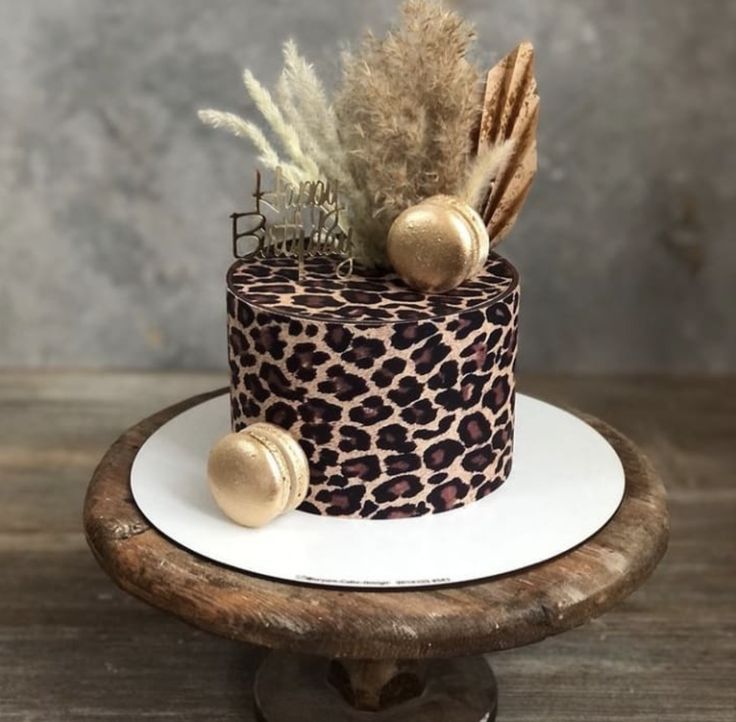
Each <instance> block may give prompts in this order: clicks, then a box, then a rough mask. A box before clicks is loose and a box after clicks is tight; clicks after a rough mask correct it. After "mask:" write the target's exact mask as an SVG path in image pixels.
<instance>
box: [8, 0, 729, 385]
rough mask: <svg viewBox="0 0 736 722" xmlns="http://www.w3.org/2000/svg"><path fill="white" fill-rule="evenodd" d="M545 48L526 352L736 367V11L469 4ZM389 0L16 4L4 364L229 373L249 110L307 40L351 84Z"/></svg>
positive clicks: (600, 368)
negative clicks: (348, 48) (230, 114)
mask: <svg viewBox="0 0 736 722" xmlns="http://www.w3.org/2000/svg"><path fill="white" fill-rule="evenodd" d="M454 5H455V6H456V7H458V8H459V9H461V11H462V12H464V13H465V14H466V15H467V16H468V17H469V18H471V19H472V20H474V21H475V22H476V23H477V25H478V29H479V33H480V36H481V42H482V52H481V56H480V58H479V60H481V61H482V62H483V63H484V64H490V63H491V62H492V61H493V60H495V59H497V58H498V57H500V55H501V54H503V53H504V52H506V51H507V50H509V49H511V48H512V47H513V46H514V45H515V44H516V42H517V41H518V40H520V39H523V38H530V39H532V40H533V41H534V43H535V45H536V48H537V63H538V67H537V76H538V80H539V84H540V89H541V94H542V111H543V116H542V123H541V129H540V133H541V139H540V151H541V158H540V161H541V168H540V173H539V175H538V176H537V181H536V185H535V188H534V192H533V194H532V195H531V197H530V199H529V202H528V204H527V206H526V208H525V212H524V213H523V216H522V219H521V220H520V222H519V223H518V224H517V226H516V230H515V232H514V233H513V234H512V236H511V237H510V238H509V239H508V240H507V242H506V244H505V245H504V246H503V247H502V248H503V252H505V253H506V254H507V255H508V256H509V257H511V259H512V260H513V261H514V262H515V263H516V264H517V265H518V267H519V269H520V272H521V274H522V281H523V296H522V299H523V318H522V322H523V336H522V344H523V347H522V353H521V355H522V366H523V368H526V369H534V370H563V371H584V372H609V371H660V370H661V371H678V372H683V371H684V372H700V371H702V370H706V371H708V372H712V373H719V372H729V371H734V370H736V329H735V325H734V320H733V316H734V305H735V302H736V241H735V240H734V225H735V222H736V206H735V205H734V201H735V200H736V199H735V197H734V196H735V195H736V171H735V170H734V163H735V161H736V158H735V157H734V156H735V153H734V141H735V140H736V122H735V121H734V117H736V114H735V111H736V82H734V75H735V74H736V42H735V41H734V27H735V26H736V2H732V1H730V0H721V1H718V0H710V1H708V0H705V1H704V0H699V1H697V2H696V1H695V0H649V1H646V0H617V1H614V0H594V1H593V0H586V1H585V2H581V1H580V0H555V2H550V1H548V0H498V1H495V2H489V1H488V0H464V1H462V2H460V1H458V2H455V3H454ZM394 9H395V2H390V1H389V0H380V1H376V2H366V1H365V0H349V1H342V0H341V1H339V2H338V0H312V1H311V2H286V1H284V0H281V1H279V0H268V1H267V0H239V1H237V2H235V1H232V2H231V1H229V0H208V1H205V0H156V2H144V1H143V0H131V1H129V2H114V1H113V0H106V1H104V2H103V0H96V1H95V0H0V67H2V71H1V72H2V83H0V107H1V108H2V111H0V112H2V123H0V154H1V156H0V224H1V228H0V251H1V254H0V263H1V264H2V267H1V270H0V365H3V366H16V367H18V366H31V367H39V366H57V367H64V366H83V367H108V366H116V367H189V368H191V367H222V366H223V365H224V356H225V338H224V311H223V305H224V299H223V294H224V286H223V275H224V272H225V268H226V266H227V264H228V261H229V248H228V244H229V239H228V233H229V226H228V223H229V222H228V218H227V216H228V214H229V213H230V212H231V211H232V210H234V209H235V208H236V207H242V206H243V205H244V203H245V197H246V192H247V190H248V187H249V185H250V183H251V177H252V175H251V174H252V156H251V154H250V150H249V147H248V146H247V145H246V144H245V142H244V141H240V140H238V139H235V138H231V137H229V136H226V135H225V134H220V133H216V132H214V131H211V130H208V129H206V128H203V127H200V125H199V122H198V120H197V118H196V115H195V113H196V110H197V109H198V108H200V107H203V106H214V107H218V108H228V109H232V110H235V111H238V112H240V113H242V114H246V115H247V114H248V113H249V112H250V111H251V110H252V108H251V107H250V106H249V103H248V101H247V100H246V98H245V94H244V92H243V91H242V90H241V88H240V85H239V77H240V72H241V68H242V67H243V66H248V67H250V68H252V69H253V71H254V72H255V73H256V75H257V76H258V77H260V78H262V79H264V80H267V81H269V82H271V81H273V80H274V79H275V77H276V75H277V72H278V69H279V65H280V57H279V44H280V42H281V41H282V40H283V39H285V38H286V37H287V36H288V35H295V36H296V37H297V39H298V40H299V42H300V45H301V46H302V49H303V50H304V51H305V52H306V53H307V54H308V55H309V56H310V57H311V58H312V59H314V60H315V61H316V63H317V65H318V68H319V70H320V71H321V72H322V73H323V74H324V75H325V76H326V77H328V78H333V79H334V77H335V71H336V60H335V48H336V45H337V43H338V42H339V39H341V38H352V37H355V36H357V34H358V33H359V32H360V30H361V29H362V28H364V27H365V26H367V25H372V26H373V27H374V28H376V29H381V28H382V27H383V26H384V25H385V23H386V21H387V20H388V18H389V17H390V16H391V14H392V13H393V11H394Z"/></svg>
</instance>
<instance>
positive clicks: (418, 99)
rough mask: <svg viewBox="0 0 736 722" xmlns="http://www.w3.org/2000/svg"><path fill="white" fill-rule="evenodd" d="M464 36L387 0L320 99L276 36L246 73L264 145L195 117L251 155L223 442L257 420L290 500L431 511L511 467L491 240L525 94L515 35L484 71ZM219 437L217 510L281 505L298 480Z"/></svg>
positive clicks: (257, 513) (511, 297)
mask: <svg viewBox="0 0 736 722" xmlns="http://www.w3.org/2000/svg"><path fill="white" fill-rule="evenodd" d="M474 39H475V31H474V28H473V26H472V24H470V23H468V22H467V21H466V20H464V19H463V18H461V17H460V16H459V15H458V14H457V13H455V12H454V11H452V10H448V9H447V8H444V7H443V6H442V4H441V3H440V2H437V1H435V0H407V1H406V2H405V3H404V4H403V6H402V9H401V20H400V22H399V23H398V24H396V25H394V26H392V27H391V29H390V30H389V31H388V32H387V34H386V35H385V37H383V38H379V37H377V36H375V35H373V34H370V33H369V34H367V35H366V37H365V38H364V39H363V41H362V42H361V43H360V44H359V45H358V47H357V48H353V50H352V51H351V52H348V53H344V54H343V55H341V58H340V65H341V80H340V82H339V83H338V86H337V88H336V89H335V91H334V92H333V93H330V92H329V91H328V90H327V88H326V87H325V86H324V85H323V83H322V81H321V80H320V78H319V76H318V75H317V72H316V70H315V69H314V67H313V66H312V65H311V63H309V61H308V60H307V59H306V58H305V57H304V56H302V55H301V54H300V52H299V50H298V48H297V46H296V43H295V42H293V41H287V42H286V43H285V44H284V47H283V61H284V63H283V69H282V72H281V75H280V77H279V80H278V82H277V84H276V85H275V87H274V89H273V90H269V89H268V88H266V87H265V86H263V85H262V84H261V83H259V82H258V80H256V78H255V77H254V76H253V74H252V73H251V72H250V71H249V70H247V69H246V70H245V71H244V73H243V81H244V85H245V88H246V91H247V93H248V95H249V96H250V98H251V100H252V102H253V106H254V107H255V108H256V109H257V110H258V111H259V113H260V115H261V116H262V120H263V121H265V126H266V128H265V132H264V130H263V129H262V128H261V127H260V126H259V125H257V124H256V123H254V122H253V121H252V120H247V119H244V118H241V117H239V116H238V115H236V114H234V113H232V112H227V111H220V110H215V109H211V108H210V109H204V110H201V111H200V113H199V115H200V118H201V119H202V121H203V122H204V123H206V124H207V125H210V126H213V127H215V128H223V129H225V130H228V131H230V132H231V133H233V134H234V135H236V136H238V137H240V138H245V139H246V140H248V141H249V142H250V143H252V145H253V146H254V147H255V149H256V151H257V153H258V161H259V167H258V168H257V169H256V179H255V185H254V188H253V190H252V193H251V194H250V195H251V196H252V198H253V204H252V206H251V207H250V208H246V209H243V210H239V211H236V212H234V213H232V214H231V221H232V225H231V227H232V237H231V241H232V251H233V256H234V259H235V260H234V263H232V265H231V267H230V269H229V271H228V273H227V291H226V296H227V324H228V360H229V365H230V372H231V374H230V389H229V391H230V408H231V432H230V436H237V435H238V434H244V435H246V436H247V435H248V434H249V433H250V431H249V429H251V428H252V426H253V425H254V424H270V425H272V426H275V427H278V429H274V430H273V431H274V433H277V432H278V437H279V438H280V439H282V440H283V439H290V441H288V443H287V446H288V451H289V453H290V454H292V455H293V456H294V457H295V458H296V457H299V458H302V459H303V458H304V457H306V461H307V465H308V467H309V483H308V484H307V486H306V489H304V485H303V484H302V485H301V486H300V489H301V491H300V495H299V498H295V499H294V500H293V502H294V503H293V504H292V506H291V507H290V509H291V508H294V506H296V505H297V504H298V507H297V509H298V511H299V512H302V513H308V514H312V515H316V516H320V517H342V518H347V519H355V520H366V521H378V520H390V519H398V518H408V517H409V518H410V517H420V516H425V515H430V514H438V513H450V512H452V511H453V510H457V509H461V508H463V507H466V506H468V505H470V504H473V503H478V502H480V501H481V500H484V499H486V497H489V495H490V496H491V497H492V492H493V491H494V490H496V489H498V487H499V486H501V485H502V484H504V483H505V482H507V480H508V479H509V476H510V474H511V470H512V466H513V453H514V448H513V446H514V398H515V396H514V393H515V379H514V368H515V363H516V352H517V339H518V314H519V281H518V276H517V273H516V270H515V269H514V267H513V266H512V265H511V264H510V263H509V262H508V261H507V260H504V258H503V257H501V256H500V255H499V254H498V250H497V247H498V244H499V243H500V242H501V241H502V240H503V239H504V238H505V237H507V236H508V234H509V232H510V230H511V229H512V227H513V225H514V223H515V221H516V219H517V217H518V215H519V212H520V210H521V208H522V206H523V204H524V202H525V200H526V197H527V194H528V192H529V189H530V187H531V184H532V181H533V178H534V175H535V173H536V169H537V143H536V128H537V119H538V111H539V96H538V95H537V86H536V81H535V79H534V68H533V59H534V50H533V48H532V46H531V44H530V43H526V42H523V43H521V44H519V45H518V46H517V47H516V48H515V49H514V50H512V51H511V52H510V53H508V54H507V55H505V56H504V57H502V58H501V60H499V62H498V63H496V65H494V66H493V67H492V68H490V69H489V70H488V71H487V72H483V71H481V69H479V68H477V67H476V66H475V65H474V63H473V61H472V57H471V53H470V50H471V46H472V44H473V41H474ZM257 428H263V426H260V427H257ZM284 433H286V434H287V436H284ZM238 441H242V439H230V441H229V442H228V443H224V444H221V445H220V446H218V447H217V448H218V449H225V450H226V452H227V454H226V456H227V458H225V459H224V461H223V463H219V462H218V463H215V462H217V461H218V459H219V458H220V457H219V456H218V455H217V454H215V456H214V457H213V456H212V455H211V457H210V463H209V465H208V469H209V472H211V474H210V476H211V479H210V481H211V483H212V484H214V488H216V489H225V490H226V491H227V492H228V494H227V498H228V500H229V501H228V507H233V508H234V510H235V514H233V513H232V511H233V509H232V508H230V509H229V512H230V513H229V512H228V509H225V508H223V511H224V512H225V513H226V514H229V516H230V517H231V518H238V519H240V518H246V517H247V518H248V519H251V518H252V519H255V520H257V521H258V520H263V519H268V520H270V519H272V518H273V513H272V512H273V509H274V508H276V509H277V511H278V513H293V512H291V511H289V510H288V509H285V508H284V510H283V511H281V509H282V505H274V499H273V498H272V496H273V495H274V494H275V495H276V496H277V497H278V496H279V494H282V495H283V493H285V491H286V490H287V489H291V488H296V487H294V486H293V482H294V480H293V479H292V478H291V477H290V475H289V473H287V472H288V471H289V469H288V468H286V467H283V464H282V465H281V466H279V463H278V461H279V458H281V457H279V455H278V454H277V453H275V452H276V451H278V449H276V450H268V453H269V454H271V456H268V459H269V460H270V462H269V463H270V466H269V467H268V468H269V469H270V470H271V471H270V472H269V478H267V479H264V478H262V474H261V472H259V471H258V469H257V468H256V466H255V465H254V464H253V463H251V462H252V461H253V460H252V459H250V458H248V456H247V454H246V453H245V452H243V451H242V449H245V448H246V447H247V444H241V443H237V442H238ZM285 448H286V447H285ZM264 453H265V452H264ZM213 459H214V460H213ZM271 462H273V463H271ZM282 467H283V468H282ZM258 468H260V467H258ZM236 470H240V471H236ZM209 472H208V473H209ZM512 482H513V480H512ZM246 492H247V493H246ZM279 498H280V497H279ZM241 503H242V504H243V505H249V508H248V509H247V510H246V509H244V508H243V509H241V508H240V506H239V504H241ZM483 503H492V498H489V499H488V500H487V501H484V502H483ZM221 506H222V505H221ZM255 507H258V508H255ZM245 511H247V512H248V514H246V515H245V516H243V514H241V513H240V512H245ZM264 523H267V522H264ZM248 525H249V526H254V525H258V524H256V523H255V522H254V523H253V524H248Z"/></svg>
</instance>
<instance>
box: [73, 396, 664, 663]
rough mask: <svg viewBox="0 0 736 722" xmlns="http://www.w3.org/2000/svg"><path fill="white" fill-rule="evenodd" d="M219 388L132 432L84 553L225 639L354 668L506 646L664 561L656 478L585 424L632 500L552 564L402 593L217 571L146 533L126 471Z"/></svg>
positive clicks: (91, 494)
mask: <svg viewBox="0 0 736 722" xmlns="http://www.w3.org/2000/svg"><path fill="white" fill-rule="evenodd" d="M225 392H226V390H218V391H215V392H207V393H204V394H199V395H197V396H194V397H191V398H189V399H187V400H184V401H181V402H179V403H177V404H175V405H173V406H171V407H169V408H167V409H164V410H162V411H159V412H157V413H156V414H154V415H152V416H150V417H149V418H147V419H145V420H143V421H141V422H140V423H138V424H136V425H135V426H133V427H131V428H130V429H129V430H128V431H126V432H125V433H124V434H123V435H122V436H121V437H120V438H119V439H118V440H117V441H116V442H115V444H113V446H112V447H111V448H110V450H109V451H108V452H107V454H106V455H105V457H104V458H103V459H102V461H101V462H100V464H99V466H98V468H97V469H96V471H95V473H94V476H93V478H92V480H91V482H90V485H89V490H88V492H87V496H86V500H85V510H84V521H85V529H86V533H87V538H88V540H89V543H90V547H91V548H92V550H93V552H94V554H95V556H96V557H97V559H98V561H99V562H100V564H101V566H102V567H103V568H104V569H105V570H106V571H107V573H108V574H109V575H110V576H111V577H112V578H113V580H114V581H115V582H116V583H117V584H118V585H119V586H120V587H122V588H123V589H125V590H126V591H128V592H130V593H131V594H134V595H135V596H137V597H139V598H141V599H143V600H144V601H147V602H149V603H150V604H153V605H154V606H156V607H159V608H161V609H163V610H165V611H168V612H171V613H173V614H175V615H177V616H179V617H181V618H182V619H184V620H185V621H187V622H190V623H191V624H194V625H195V626H198V627H201V628H202V629H205V630H207V631H210V632H213V633H215V634H218V635H221V636H223V637H229V638H232V639H237V640H240V641H244V642H251V643H254V644H259V645H262V646H267V647H270V648H274V649H285V650H288V651H290V652H300V653H303V654H315V655H322V656H326V657H341V658H351V659H375V660H379V659H414V658H425V657H460V656H465V655H471V654H481V653H483V652H490V651H497V650H501V649H509V648H513V647H518V646H522V645H524V644H529V643H531V642H536V641H539V640H540V639H543V638H545V637H547V636H550V635H553V634H559V633H560V632H563V631H566V630H568V629H571V628H573V627H577V626H579V625H581V624H584V623H585V622H587V621H588V620H590V619H591V618H593V617H597V616H599V615H600V614H602V613H603V612H605V611H607V610H608V609H610V608H611V607H612V606H613V605H614V604H616V603H617V602H619V601H621V600H622V599H623V598H625V597H626V596H628V595H629V594H630V593H631V592H632V591H633V590H634V589H635V588H636V587H637V586H639V584H640V583H641V582H642V581H643V580H644V579H646V578H647V577H648V576H649V574H651V572H652V571H653V570H654V568H655V566H656V564H657V563H658V562H659V560H660V559H661V557H662V555H663V554H664V551H665V548H666V545H667V539H668V533H669V515H668V511H667V507H666V503H665V493H664V488H663V486H662V483H661V481H660V479H659V477H658V476H657V474H656V473H655V472H653V470H652V469H651V467H650V466H649V465H648V464H647V462H646V459H644V458H643V457H642V454H641V453H640V452H639V451H638V449H637V448H636V447H635V446H634V445H633V444H632V443H631V442H630V441H628V440H627V439H626V438H625V437H624V436H622V435H621V434H619V433H618V432H616V431H614V430H613V429H612V428H611V427H610V426H607V425H606V424H604V423H602V422H600V421H598V420H596V419H594V418H591V417H588V421H589V423H591V424H592V425H593V426H594V428H596V429H597V430H598V431H599V432H600V433H602V434H603V435H604V437H605V438H606V439H608V441H609V442H610V443H611V444H612V445H613V447H614V449H615V450H616V452H617V453H618V455H619V458H620V459H621V461H622V463H623V466H624V472H625V474H626V492H625V495H624V499H623V501H622V503H621V506H620V508H619V510H618V511H617V512H616V514H615V516H614V517H613V519H612V520H611V521H610V522H609V523H608V524H606V526H605V527H604V528H603V529H602V530H601V531H599V532H598V533H597V534H595V536H593V537H592V538H591V539H589V540H588V541H587V542H585V543H584V544H582V545H580V546H579V547H577V548H576V549H574V550H572V551H570V552H568V553H566V554H563V555H561V556H559V557H557V558H555V559H552V560H550V561H548V562H544V563H542V564H537V565H535V566H533V567H531V568H529V569H526V570H523V571H520V572H516V573H513V574H506V575H503V576H500V577H494V578H492V579H491V580H489V581H481V582H472V583H465V584H462V585H453V586H448V587H442V588H440V589H424V590H408V589H404V590H399V591H386V590H380V591H369V590H359V589H352V590H339V589H334V588H326V587H317V586H302V585H298V584H293V583H284V582H279V581H276V580H272V579H266V578H262V577H256V576H252V575H249V574H246V573H244V572H241V571H238V570H233V569H230V568H229V567H225V566H222V565H220V564H218V563H216V562H211V561H209V560H207V559H204V558H202V557H199V556H197V555H194V554H192V553H191V552H189V551H188V550H186V549H184V548H182V547H180V546H179V545H177V544H175V543H174V542H172V541H170V540H169V539H168V538H166V537H165V536H163V535H162V534H161V533H159V532H158V530H157V529H156V528H155V527H152V526H151V525H150V524H149V523H148V521H147V520H146V519H145V517H144V516H143V515H142V513H141V512H140V511H139V509H138V507H137V506H136V504H135V502H134V501H133V499H132V496H131V491H130V471H131V468H132V465H133V461H134V459H135V456H136V454H137V452H138V449H139V448H140V447H141V446H142V445H143V443H144V442H145V441H146V440H147V439H148V437H149V436H151V434H152V433H153V432H154V431H156V430H157V429H158V428H159V427H160V426H161V425H163V424H164V423H166V422H167V421H169V420H170V419H172V418H173V417H175V416H177V415H178V414H180V413H182V412H183V411H185V410H186V409H188V408H191V407H192V406H196V405H197V404H200V403H202V402H204V401H206V400H208V399H210V398H212V396H217V395H220V394H222V393H225ZM366 523H370V522H366ZM398 551H399V550H397V552H398ZM405 551H406V553H411V550H409V549H407V550H405ZM419 551H421V550H419ZM468 551H469V553H483V550H482V549H474V550H468Z"/></svg>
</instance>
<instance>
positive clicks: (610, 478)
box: [130, 394, 625, 588]
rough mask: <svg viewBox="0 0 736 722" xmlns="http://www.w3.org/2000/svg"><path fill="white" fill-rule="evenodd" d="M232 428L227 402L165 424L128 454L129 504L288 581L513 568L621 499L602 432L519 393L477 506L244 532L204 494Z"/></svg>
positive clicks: (199, 546)
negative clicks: (505, 469) (501, 480)
mask: <svg viewBox="0 0 736 722" xmlns="http://www.w3.org/2000/svg"><path fill="white" fill-rule="evenodd" d="M229 430H230V428H229V399H228V396H227V394H223V395H222V396H218V397H216V398H214V399H210V400H209V401H206V402H205V403H203V404H200V405H198V406H194V407H192V408H191V409H188V410H187V411H185V412H184V413H182V414H180V415H179V416H176V417H174V418H173V419H171V421H169V422H167V423H166V424H164V425H163V426H162V427H161V428H160V429H158V430H157V431H156V432H155V433H154V434H153V435H152V436H150V437H149V439H148V440H147V441H146V442H145V443H144V444H143V446H142V447H141V449H140V451H139V452H138V454H137V456H136V458H135V461H134V463H133V468H132V470H131V480H130V481H131V488H132V491H133V497H134V498H135V501H136V503H137V504H138V506H139V507H140V510H141V511H142V512H143V514H144V515H145V516H146V517H147V519H148V520H149V521H150V522H151V524H152V525H153V526H155V527H156V528H157V529H158V530H159V531H161V532H162V533H163V534H165V535H166V536H168V537H169V538H170V539H172V540H173V541H175V542H177V543H178V544H180V545H182V546H184V547H186V548H187V549H189V550H191V551H193V552H196V553H197V554H200V555H201V556H204V557H207V558H209V559H212V560H213V561H216V562H220V563H222V564H227V565H229V566H231V567H235V568H236V569H241V570H244V571H248V572H254V573H256V574H262V575H264V576H268V577H273V578H277V579H283V580H288V581H294V582H301V583H313V584H320V585H327V586H341V587H378V588H396V587H401V588H406V587H416V586H422V587H424V586H435V585H441V584H455V583H459V582H467V581H471V580H476V579H483V578H486V577H491V576H494V575H497V574H505V573H508V572H513V571H516V570H518V569H521V568H523V567H527V566H529V565H531V564H536V563H538V562H542V561H545V560H547V559H550V558H552V557H554V556H557V555H558V554H561V553H563V552H566V551H568V550H569V549H571V548H572V547H574V546H576V545H577V544H579V543H581V542H583V541H585V540H586V539H587V538H588V537H590V536H592V535H593V534H594V533H595V532H596V531H598V530H599V529H600V528H601V527H602V526H603V525H604V524H605V523H606V522H607V521H608V520H609V519H610V518H611V517H612V516H613V514H614V513H615V512H616V509H617V508H618V506H619V504H620V503H621V499H622V498H623V494H624V486H625V477H624V471H623V467H622V465H621V462H620V460H619V458H618V456H617V454H616V452H615V451H614V450H613V448H612V447H611V446H610V445H609V444H608V442H607V441H606V440H605V439H604V438H603V437H602V436H601V435H600V434H599V433H598V432H597V431H595V430H594V429H592V428H591V427H590V426H588V425H587V424H586V423H584V422H583V421H581V420H580V419H578V418H577V417H575V416H573V415H572V414H570V413H568V412H566V411H563V410H561V409H558V408H556V407H555V406H551V405H550V404H546V403H544V402H542V401H538V400H536V399H532V398H530V397H528V396H523V395H521V394H518V395H517V397H516V422H515V441H514V464H513V471H512V473H511V476H510V477H509V479H508V480H507V481H506V483H505V484H503V486H501V487H500V488H499V489H496V491H494V492H492V493H491V494H490V495H488V496H487V497H486V498H485V499H483V500H481V501H478V502H475V503H472V504H470V505H468V506H466V507H463V508H461V509H456V510H454V511H448V512H444V513H442V514H428V515H426V516H421V517H416V518H410V519H390V520H366V519H343V518H339V517H325V516H318V515H316V514H308V513H305V512H299V511H292V512H290V513H288V514H286V515H285V516H282V517H279V518H278V519H276V520H275V521H273V522H272V523H271V524H269V525H268V526H266V527H264V528H262V529H246V528H244V527H241V526H238V525H237V524H235V523H234V522H232V521H230V520H229V519H227V518H226V517H225V516H224V515H223V514H222V513H221V512H220V510H219V509H218V507H217V506H216V505H215V502H214V501H213V500H212V497H211V496H210V493H209V490H208V487H207V481H206V463H207V454H208V451H209V449H210V447H211V446H212V444H213V443H214V442H215V441H216V440H217V439H218V438H219V437H221V436H223V435H224V434H226V433H228V431H229Z"/></svg>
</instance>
